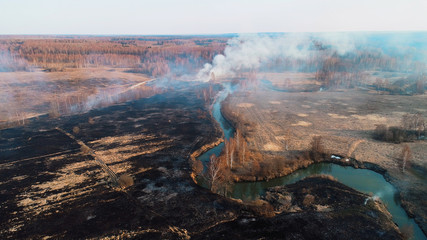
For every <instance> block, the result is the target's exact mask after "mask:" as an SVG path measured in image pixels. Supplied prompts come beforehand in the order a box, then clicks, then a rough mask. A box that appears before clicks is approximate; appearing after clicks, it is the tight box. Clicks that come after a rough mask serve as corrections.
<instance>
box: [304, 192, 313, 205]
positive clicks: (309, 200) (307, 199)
mask: <svg viewBox="0 0 427 240" xmlns="http://www.w3.org/2000/svg"><path fill="white" fill-rule="evenodd" d="M313 203H314V196H313V195H311V194H307V195H305V197H304V200H302V205H304V206H305V207H308V206H310V205H312V204H313Z"/></svg>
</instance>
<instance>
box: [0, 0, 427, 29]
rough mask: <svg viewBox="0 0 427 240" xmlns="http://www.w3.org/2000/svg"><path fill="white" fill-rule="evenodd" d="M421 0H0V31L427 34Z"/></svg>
mask: <svg viewBox="0 0 427 240" xmlns="http://www.w3.org/2000/svg"><path fill="white" fill-rule="evenodd" d="M426 12H427V0H258V1H255V0H139V1H137V0H117V1H113V0H0V34H132V35H159V34H160V35H162V34H221V33H256V32H337V31H339V32H341V31H427V14H426Z"/></svg>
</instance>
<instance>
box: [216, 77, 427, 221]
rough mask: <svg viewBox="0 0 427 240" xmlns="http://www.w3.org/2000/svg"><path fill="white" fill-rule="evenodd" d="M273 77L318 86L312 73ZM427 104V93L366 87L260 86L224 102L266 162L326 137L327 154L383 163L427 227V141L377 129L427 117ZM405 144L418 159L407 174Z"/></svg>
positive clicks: (253, 149) (227, 113)
mask: <svg viewBox="0 0 427 240" xmlns="http://www.w3.org/2000/svg"><path fill="white" fill-rule="evenodd" d="M269 76H272V78H271V79H272V80H271V82H272V83H273V85H275V84H274V83H275V82H276V83H277V84H276V86H280V84H281V82H280V78H281V79H286V78H289V79H291V84H292V81H293V84H295V83H301V82H302V83H304V84H315V83H314V80H313V78H312V76H310V75H307V74H295V73H292V74H282V76H279V74H266V75H265V76H262V77H269ZM269 80H270V79H269ZM282 83H283V81H282ZM426 103H427V95H426V94H424V95H414V96H402V95H386V94H382V93H379V92H376V91H368V90H361V89H346V90H339V89H337V90H330V91H320V92H281V91H275V90H273V89H272V88H271V87H268V88H267V87H265V86H264V85H263V84H260V85H259V86H258V87H257V89H256V90H255V91H253V90H242V91H238V92H235V93H233V94H232V95H231V96H230V97H229V98H228V99H227V100H226V101H225V102H224V111H225V112H224V114H225V116H226V117H227V118H228V119H229V120H230V121H231V122H233V123H234V124H235V125H237V127H238V128H239V130H240V131H241V132H242V134H243V136H244V137H245V139H246V141H247V143H248V149H249V151H251V152H256V153H261V154H262V156H263V158H264V162H268V161H270V160H272V159H273V158H282V159H286V160H285V161H289V160H292V158H293V155H294V154H295V152H305V151H308V150H309V149H310V148H311V141H312V139H313V136H322V140H321V143H322V145H323V147H324V149H325V152H327V153H329V154H335V155H340V156H343V157H351V158H354V159H356V160H358V161H361V162H369V163H374V164H377V165H379V166H380V167H381V168H383V169H385V170H386V171H387V177H388V178H389V180H390V181H392V183H393V184H394V185H395V186H397V187H398V188H399V190H401V193H402V194H401V195H402V196H403V200H404V202H405V201H406V200H407V201H408V202H406V203H405V204H407V210H409V211H410V212H411V213H416V214H415V215H417V217H418V218H419V219H421V220H422V219H424V223H423V227H424V228H425V227H426V222H425V219H426V216H427V209H426V207H425V206H427V204H426V203H427V202H426V199H425V196H426V195H427V186H426V185H425V181H426V178H425V173H426V172H427V159H426V157H425V156H427V141H425V140H416V141H412V142H407V143H400V144H396V143H388V142H382V141H378V140H375V139H373V133H374V130H375V127H376V124H386V125H388V126H399V125H400V124H401V119H402V116H403V115H404V114H406V113H410V114H413V113H416V112H418V113H421V115H422V116H423V117H424V119H426V118H427V104H426ZM404 144H408V145H409V147H410V148H411V149H412V153H413V157H412V159H411V166H412V167H409V168H408V169H406V171H405V172H402V167H401V166H402V165H401V162H400V154H401V152H402V148H403V145H404ZM286 146H287V147H286ZM286 148H287V149H286ZM423 196H424V197H423Z"/></svg>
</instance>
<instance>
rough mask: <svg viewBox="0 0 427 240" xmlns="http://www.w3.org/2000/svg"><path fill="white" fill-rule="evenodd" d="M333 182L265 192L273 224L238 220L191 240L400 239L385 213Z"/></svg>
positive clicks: (325, 180)
mask: <svg viewBox="0 0 427 240" xmlns="http://www.w3.org/2000/svg"><path fill="white" fill-rule="evenodd" d="M367 197H368V196H367V195H366V194H362V193H360V192H357V191H356V190H354V189H352V188H349V187H347V186H345V185H343V184H341V183H339V182H337V181H335V180H331V179H328V178H324V177H312V178H306V179H304V180H301V181H299V182H297V183H295V184H292V185H289V186H282V187H275V188H271V189H269V191H268V192H267V193H266V196H265V197H264V199H265V200H266V201H267V202H269V203H270V204H271V205H272V206H273V207H274V210H275V211H276V212H277V213H278V214H277V215H276V216H274V217H271V218H262V217H261V218H259V217H251V216H240V217H239V218H238V219H236V220H234V221H230V222H227V223H224V224H220V225H218V226H216V227H214V228H211V229H209V231H206V232H203V233H202V234H200V235H197V236H195V237H194V239H260V238H268V239H403V237H402V236H401V235H400V233H399V232H398V230H397V227H396V225H395V224H394V223H393V222H392V221H391V216H390V214H389V213H388V212H387V210H386V209H385V207H384V206H383V205H382V204H381V203H379V202H375V201H373V200H369V201H368V202H367V203H366V205H365V204H364V203H365V200H366V198H367Z"/></svg>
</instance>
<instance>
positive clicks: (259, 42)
mask: <svg viewBox="0 0 427 240" xmlns="http://www.w3.org/2000/svg"><path fill="white" fill-rule="evenodd" d="M356 39H357V40H360V37H357V38H355V37H352V36H350V35H348V34H339V33H336V34H317V35H313V34H305V33H298V34H297V33H294V34H276V35H268V34H253V35H241V36H239V37H236V38H232V39H230V40H229V41H228V44H227V47H226V49H225V50H224V54H219V55H217V56H215V58H214V59H213V61H212V64H209V63H207V64H205V66H204V68H203V69H202V70H200V72H199V73H198V75H197V77H198V79H199V80H202V81H208V80H209V79H210V77H211V74H212V73H214V75H215V76H216V77H223V76H233V75H235V73H236V72H239V71H245V70H259V69H260V68H261V67H262V64H263V63H265V62H268V61H274V60H276V59H285V58H292V59H296V60H305V59H308V58H309V57H314V56H315V55H316V54H318V53H319V49H318V48H317V49H316V47H315V46H314V45H313V43H314V42H315V41H318V42H321V43H322V44H323V45H325V46H327V47H328V50H329V52H335V53H336V54H339V55H344V54H346V53H348V52H351V51H354V50H355V48H356V42H355V40H356Z"/></svg>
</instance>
